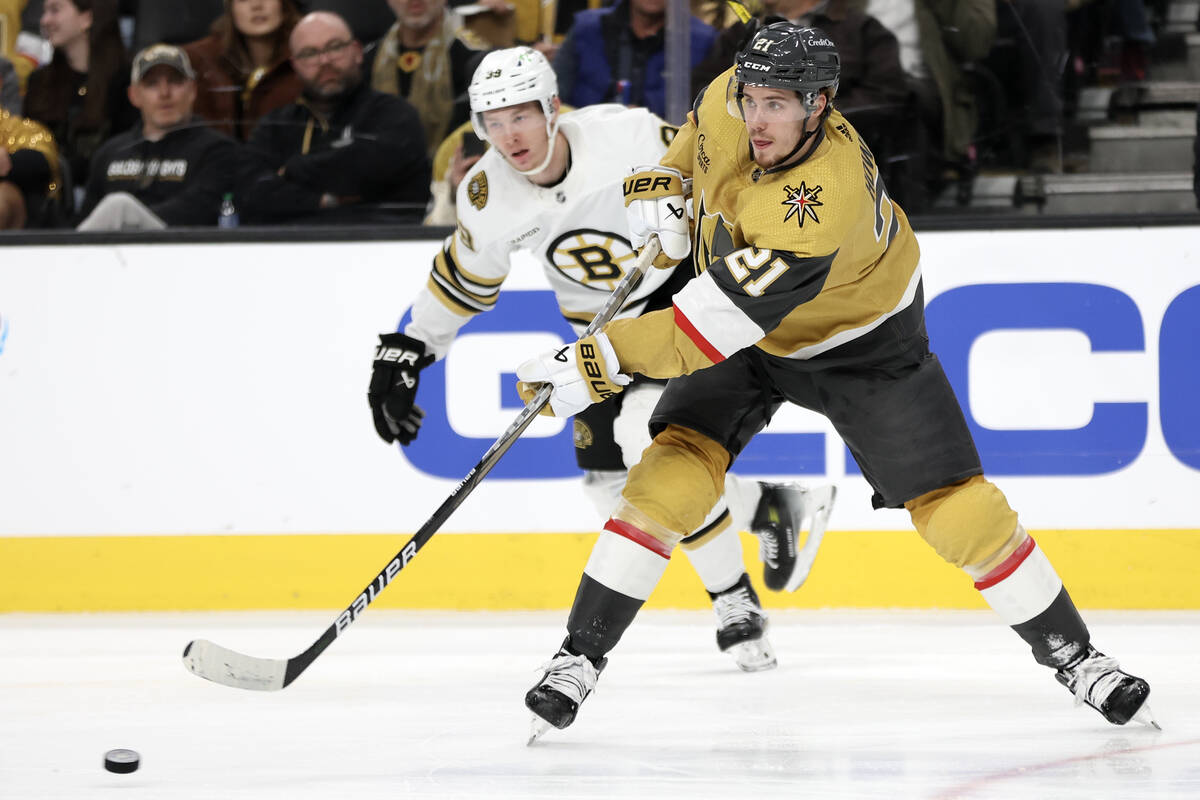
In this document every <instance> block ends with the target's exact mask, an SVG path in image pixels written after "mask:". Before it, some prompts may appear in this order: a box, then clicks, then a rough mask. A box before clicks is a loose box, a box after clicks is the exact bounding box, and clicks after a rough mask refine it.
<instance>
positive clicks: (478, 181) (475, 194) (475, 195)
mask: <svg viewBox="0 0 1200 800" xmlns="http://www.w3.org/2000/svg"><path fill="white" fill-rule="evenodd" d="M467 199H468V200H470V201H471V205H473V206H475V207H476V208H478V209H479V210H480V211H482V210H483V207H484V206H486V205H487V201H488V184H487V173H486V172H479V173H478V174H476V175H475V177H473V178H471V181H470V183H468V184H467Z"/></svg>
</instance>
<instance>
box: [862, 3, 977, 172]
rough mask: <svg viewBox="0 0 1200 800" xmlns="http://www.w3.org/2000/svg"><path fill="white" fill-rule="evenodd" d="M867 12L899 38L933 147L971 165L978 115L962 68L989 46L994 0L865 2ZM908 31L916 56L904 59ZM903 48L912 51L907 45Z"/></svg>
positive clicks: (955, 161) (951, 162)
mask: <svg viewBox="0 0 1200 800" xmlns="http://www.w3.org/2000/svg"><path fill="white" fill-rule="evenodd" d="M867 13H869V14H871V15H872V16H874V17H875V18H877V19H878V20H879V21H880V22H882V23H883V24H884V25H886V26H887V27H888V29H890V30H891V31H892V32H893V33H895V34H896V37H897V38H898V39H899V40H900V47H901V63H903V64H904V66H905V69H906V70H907V71H908V73H909V85H910V88H912V89H913V90H914V91H915V92H916V95H917V99H918V102H919V104H920V107H921V109H922V113H923V116H924V117H925V126H926V128H927V129H928V130H929V131H930V133H932V134H934V137H933V138H934V140H935V142H936V145H935V150H936V151H937V152H938V153H939V154H940V156H941V158H942V160H943V161H944V162H946V163H947V164H949V165H952V166H957V167H967V168H973V166H974V161H975V158H974V151H973V147H972V139H973V138H974V136H975V132H976V129H977V127H978V124H979V118H978V111H977V108H976V104H975V95H974V92H973V90H972V87H971V80H970V77H969V76H968V74H967V71H966V67H967V65H969V64H971V63H973V62H975V61H978V60H980V59H982V58H983V57H984V56H986V55H987V54H988V52H989V51H990V50H991V49H992V43H993V42H994V41H995V38H996V0H870V2H868V3H867ZM914 32H915V34H916V42H917V45H918V50H917V52H919V59H917V60H910V61H908V63H905V61H906V59H905V52H906V48H905V44H906V41H907V42H911V41H912V35H913V33H914ZM907 52H908V53H911V54H915V53H914V51H913V49H912V48H911V46H910V47H909V48H908V49H907Z"/></svg>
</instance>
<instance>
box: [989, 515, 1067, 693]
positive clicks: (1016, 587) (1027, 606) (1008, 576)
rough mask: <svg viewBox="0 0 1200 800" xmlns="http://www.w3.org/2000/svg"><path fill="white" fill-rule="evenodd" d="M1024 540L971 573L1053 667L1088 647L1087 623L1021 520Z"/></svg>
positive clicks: (992, 603) (996, 607) (1042, 660)
mask: <svg viewBox="0 0 1200 800" xmlns="http://www.w3.org/2000/svg"><path fill="white" fill-rule="evenodd" d="M1017 533H1018V534H1019V535H1020V537H1021V543H1020V544H1019V545H1018V546H1017V548H1016V549H1015V550H1013V551H1012V552H1011V553H1010V554H1009V555H1008V556H1007V557H1006V558H1005V559H1004V560H1003V561H1001V562H1000V563H999V564H997V565H996V566H994V567H992V568H990V569H987V571H986V573H985V574H982V575H979V574H974V573H975V571H973V570H972V569H971V568H970V567H968V568H967V572H968V573H972V577H974V578H975V588H976V589H978V590H979V592H980V594H982V595H983V599H984V600H986V601H987V604H988V605H989V606H991V607H992V608H993V609H994V610H995V611H996V613H998V614H999V615H1000V617H1001V618H1002V619H1003V620H1004V621H1005V622H1007V623H1008V624H1009V625H1010V626H1011V627H1012V629H1013V630H1014V631H1016V632H1017V635H1018V636H1020V637H1021V638H1022V639H1024V640H1025V642H1026V643H1027V644H1028V645H1029V647H1030V648H1031V649H1032V650H1033V658H1034V660H1035V661H1037V662H1038V663H1039V664H1042V665H1044V666H1047V667H1053V668H1055V669H1058V668H1061V667H1064V666H1066V665H1067V664H1070V663H1071V662H1072V661H1074V660H1076V659H1077V658H1078V657H1079V655H1080V654H1081V653H1084V652H1086V651H1087V646H1088V643H1089V641H1090V636H1089V634H1088V630H1087V626H1086V625H1084V624H1083V619H1082V618H1080V616H1079V611H1078V610H1077V609H1076V608H1075V604H1074V603H1073V602H1072V601H1071V596H1070V595H1069V594H1067V590H1066V588H1064V587H1063V583H1062V579H1061V578H1059V577H1058V573H1057V572H1055V571H1054V567H1053V566H1051V564H1050V560H1049V559H1047V558H1046V554H1045V553H1043V552H1042V550H1041V548H1040V547H1038V546H1037V543H1036V542H1035V541H1034V540H1033V537H1031V536H1029V535H1028V534H1026V533H1025V531H1024V529H1023V528H1021V527H1020V526H1017Z"/></svg>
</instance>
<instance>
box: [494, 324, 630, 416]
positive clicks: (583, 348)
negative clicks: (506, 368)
mask: <svg viewBox="0 0 1200 800" xmlns="http://www.w3.org/2000/svg"><path fill="white" fill-rule="evenodd" d="M620 369H621V367H620V364H619V363H618V362H617V354H616V351H614V350H613V346H612V343H611V342H609V341H608V337H607V336H605V335H604V333H603V332H601V333H597V334H596V335H595V336H585V337H584V338H582V339H580V340H579V341H578V342H576V343H575V344H573V345H568V346H566V347H559V348H555V349H554V350H550V351H547V352H545V353H542V354H541V355H540V356H538V357H536V358H531V359H529V360H528V361H526V362H525V363H524V364H522V365H521V366H519V367H517V391H518V392H519V393H520V394H521V399H522V400H524V401H525V402H526V403H529V401H530V400H532V399H533V396H534V395H536V394H537V392H538V390H539V389H540V388H542V385H543V384H550V385H551V387H553V390H554V391H553V392H552V393H551V395H550V402H549V403H548V404H547V406H546V408H543V409H542V411H541V413H542V414H546V415H548V416H555V417H569V416H571V415H572V414H578V413H579V412H580V411H583V410H584V409H585V408H587V407H588V406H590V405H591V404H592V403H599V402H601V401H602V400H607V399H608V398H610V397H612V396H613V395H614V394H617V393H618V392H620V391H621V390H622V389H624V388H625V387H626V386H628V385H629V382H630V381H631V380H633V379H632V378H631V377H630V376H628V375H622V374H621V373H620Z"/></svg>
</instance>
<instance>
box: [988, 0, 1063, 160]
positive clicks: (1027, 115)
mask: <svg viewBox="0 0 1200 800" xmlns="http://www.w3.org/2000/svg"><path fill="white" fill-rule="evenodd" d="M996 21H997V36H998V38H999V39H1001V40H1004V41H1011V42H1014V43H1015V51H1016V58H1014V57H1013V53H1011V52H999V53H994V54H993V57H992V58H989V66H991V65H992V62H993V59H995V60H996V61H998V62H999V63H998V64H996V69H997V72H999V70H1000V69H1002V68H1003V67H1005V66H1007V67H1009V69H1010V70H1011V71H1012V73H1013V74H1014V75H1015V77H1016V78H1017V79H1016V80H1010V81H1003V80H1002V81H1001V82H1002V83H1004V84H1005V100H1006V101H1007V103H1008V107H1009V108H1011V109H1016V111H1015V113H1014V116H1015V117H1016V118H1017V119H1016V122H1017V124H1018V125H1019V126H1020V128H1019V130H1020V132H1021V138H1022V139H1023V140H1024V143H1025V149H1026V150H1027V151H1028V164H1027V165H1028V166H1029V168H1030V169H1032V170H1034V171H1036V172H1062V171H1063V153H1062V139H1063V76H1064V70H1065V69H1066V64H1067V3H1066V0H996ZM1014 62H1015V64H1014ZM1014 66H1015V69H1012V68H1013V67H1014Z"/></svg>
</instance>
